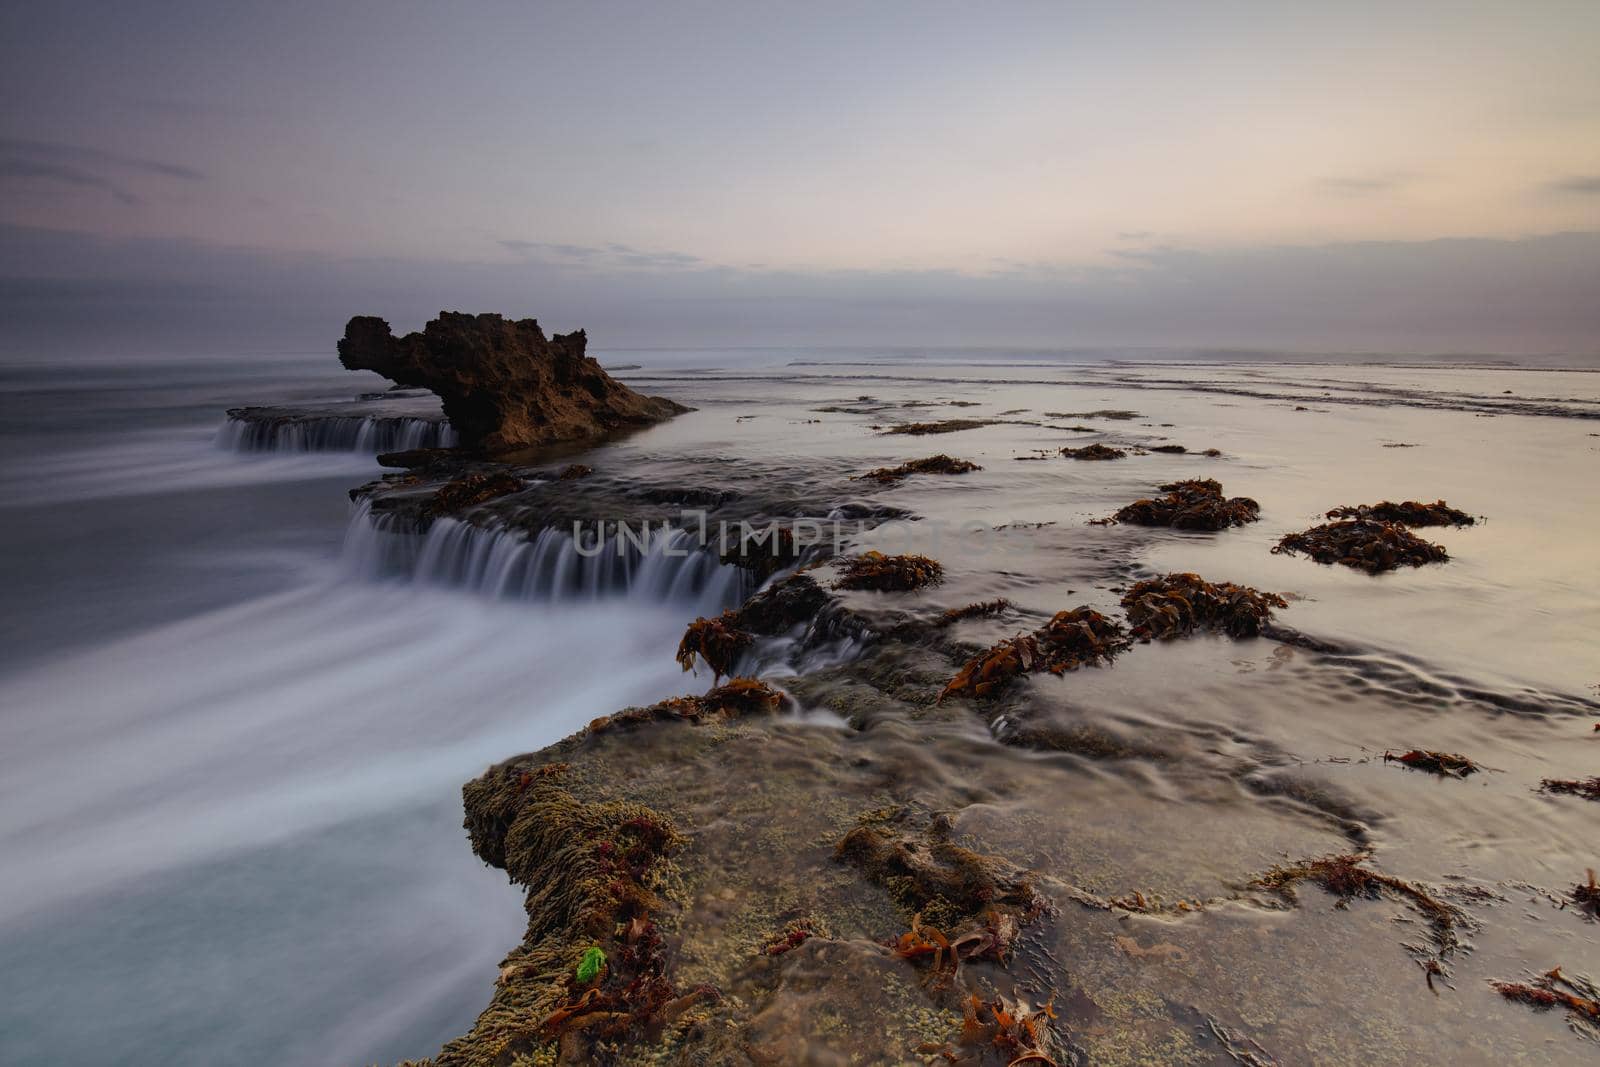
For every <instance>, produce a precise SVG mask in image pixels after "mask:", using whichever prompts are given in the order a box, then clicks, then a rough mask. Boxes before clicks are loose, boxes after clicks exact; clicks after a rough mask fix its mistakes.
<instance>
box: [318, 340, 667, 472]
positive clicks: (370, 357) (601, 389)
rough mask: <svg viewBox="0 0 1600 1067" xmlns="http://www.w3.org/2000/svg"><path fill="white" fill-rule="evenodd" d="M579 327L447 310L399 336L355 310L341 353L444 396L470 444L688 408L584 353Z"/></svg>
mask: <svg viewBox="0 0 1600 1067" xmlns="http://www.w3.org/2000/svg"><path fill="white" fill-rule="evenodd" d="M586 344H587V338H586V337H585V335H584V332H583V331H582V330H579V331H577V332H576V333H569V334H556V335H555V336H553V337H549V338H547V337H545V335H544V331H543V330H541V329H540V328H539V324H538V322H536V321H535V320H533V319H520V320H517V321H512V320H510V319H506V318H503V317H501V316H499V315H465V314H461V313H459V312H451V311H441V312H440V313H439V317H438V318H436V319H434V320H433V321H432V322H430V323H428V325H427V326H426V327H424V328H423V330H422V332H421V333H408V334H406V335H405V336H404V337H395V336H394V334H393V333H392V332H391V331H390V329H389V324H388V323H387V322H385V321H384V320H383V319H380V318H376V317H373V316H370V315H358V316H356V317H355V318H353V319H351V320H350V322H349V324H348V325H347V326H346V327H345V331H344V339H343V340H341V341H340V342H339V362H341V363H343V364H344V365H345V366H346V367H348V368H350V369H351V370H370V371H376V372H377V373H379V374H381V375H383V376H384V377H386V378H389V379H391V380H392V381H395V382H398V383H400V384H401V385H410V386H421V387H422V388H425V389H430V390H432V391H433V392H435V393H437V394H438V395H439V398H440V400H442V401H443V402H444V413H445V415H446V417H448V418H449V420H450V424H451V425H452V426H454V427H455V430H456V432H457V433H458V434H459V435H460V438H461V443H462V444H463V445H465V446H467V447H469V448H481V449H483V450H485V451H490V452H500V451H508V450H511V449H515V448H521V447H524V446H528V445H536V444H546V443H549V442H552V441H571V440H577V439H580V438H585V437H593V436H597V435H600V434H603V433H606V432H608V431H612V430H619V429H624V428H627V427H633V426H644V425H648V424H649V423H653V422H659V421H661V420H662V419H668V418H671V417H672V416H674V415H677V414H680V413H682V412H684V411H687V410H688V409H687V408H685V407H683V406H682V405H681V404H677V403H674V402H673V401H671V400H667V399H664V398H662V397H649V396H642V395H640V394H639V393H636V392H634V391H633V390H632V389H629V388H628V387H627V386H625V385H623V384H622V383H621V382H618V381H617V380H615V379H614V378H612V377H611V376H610V375H609V374H607V373H606V372H605V371H604V370H603V369H601V367H600V364H599V363H598V362H596V361H595V360H593V359H591V358H590V357H589V356H587V355H585V354H584V348H585V346H586Z"/></svg>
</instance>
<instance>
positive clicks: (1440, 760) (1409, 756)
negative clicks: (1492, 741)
mask: <svg viewBox="0 0 1600 1067" xmlns="http://www.w3.org/2000/svg"><path fill="white" fill-rule="evenodd" d="M1383 762H1385V763H1399V764H1401V765H1403V766H1405V767H1409V768H1410V769H1412V770H1414V771H1427V772H1428V773H1429V774H1437V775H1439V776H1440V777H1441V778H1465V777H1466V776H1467V775H1469V774H1476V773H1478V771H1480V770H1481V769H1482V768H1480V767H1479V766H1478V765H1477V763H1476V762H1474V761H1472V760H1470V759H1468V758H1467V757H1465V756H1459V755H1457V754H1456V753H1454V752H1434V751H1431V750H1429V749H1425V748H1414V749H1412V750H1411V751H1409V752H1402V753H1400V754H1399V755H1398V756H1397V755H1395V754H1394V753H1393V752H1385V753H1384V754H1383Z"/></svg>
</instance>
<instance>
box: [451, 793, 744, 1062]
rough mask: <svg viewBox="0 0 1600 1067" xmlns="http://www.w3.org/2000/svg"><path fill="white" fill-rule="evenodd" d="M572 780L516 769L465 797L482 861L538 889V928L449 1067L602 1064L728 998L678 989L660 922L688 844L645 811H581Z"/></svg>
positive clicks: (532, 910)
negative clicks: (626, 1045) (665, 893)
mask: <svg viewBox="0 0 1600 1067" xmlns="http://www.w3.org/2000/svg"><path fill="white" fill-rule="evenodd" d="M552 766H553V767H555V768H557V769H556V770H554V771H551V772H550V773H546V772H547V771H548V770H550V768H551V767H552ZM559 768H560V765H546V766H545V767H539V768H534V769H531V770H530V769H525V768H523V767H522V766H521V765H518V764H516V763H512V764H506V765H502V766H500V767H496V768H492V769H491V770H490V771H489V772H488V773H486V774H485V775H484V776H483V777H481V778H478V779H476V780H474V781H472V782H469V783H467V785H466V787H465V789H464V790H463V793H464V796H465V800H466V808H467V823H466V827H467V832H468V834H469V836H470V837H471V839H472V846H473V850H474V851H475V852H476V853H477V854H478V855H479V856H480V857H481V858H482V859H484V860H485V861H486V862H488V863H491V864H493V865H495V866H497V867H501V868H503V869H504V870H505V871H506V873H507V874H509V875H510V876H511V879H512V880H513V881H514V882H517V883H519V884H521V885H523V886H526V887H527V888H528V890H529V893H528V902H527V913H528V928H527V932H526V934H525V935H524V938H523V941H522V944H521V945H520V946H519V947H518V948H517V949H515V950H513V952H512V953H511V955H510V956H509V957H507V959H506V962H505V965H504V967H503V968H502V970H501V972H500V979H499V981H498V982H497V983H496V986H495V992H494V998H493V1000H492V1001H491V1003H490V1005H489V1007H488V1008H487V1009H486V1010H485V1011H484V1012H483V1014H481V1015H480V1016H479V1017H478V1020H477V1022H476V1023H475V1024H474V1026H473V1028H472V1030H471V1032H469V1033H468V1034H467V1035H466V1036H464V1037H461V1038H458V1039H456V1040H454V1041H452V1042H450V1043H449V1044H447V1045H446V1046H445V1047H444V1049H443V1050H442V1051H441V1053H440V1054H439V1056H438V1058H437V1059H436V1061H435V1062H436V1063H437V1064H438V1065H440V1067H445V1065H477V1064H491V1063H509V1062H512V1061H515V1060H519V1058H520V1057H524V1056H530V1057H531V1056H534V1055H536V1054H538V1053H539V1050H541V1049H551V1048H553V1050H554V1053H555V1057H556V1060H557V1062H561V1063H585V1062H593V1058H594V1055H595V1052H596V1047H595V1046H596V1044H597V1043H600V1042H605V1043H610V1044H615V1043H618V1042H622V1041H629V1040H642V1039H647V1038H650V1037H654V1036H657V1035H659V1034H660V1032H661V1031H662V1029H663V1028H664V1027H666V1026H667V1025H669V1024H671V1023H672V1022H673V1021H674V1020H676V1019H678V1018H679V1017H681V1016H682V1015H683V1013H684V1012H686V1011H687V1010H688V1009H689V1008H691V1007H692V1006H693V1005H695V1004H696V1003H698V1002H700V1001H703V1000H707V999H710V998H714V997H715V996H716V995H717V994H716V992H715V990H712V989H711V988H709V987H698V988H695V989H692V990H688V991H681V990H679V989H678V988H677V987H676V986H675V985H674V983H673V981H672V978H671V975H670V973H669V967H668V962H667V955H666V953H665V952H664V951H663V945H662V940H661V936H660V934H659V932H658V931H657V929H656V926H655V923H654V921H653V920H652V913H654V912H656V911H657V910H658V909H659V908H660V906H661V905H660V898H659V897H658V891H659V889H660V886H661V884H662V879H663V877H664V876H665V873H666V869H667V866H668V857H669V856H670V855H671V854H672V853H673V852H675V851H676V850H677V849H678V848H679V847H680V846H681V845H682V843H683V838H682V836H681V835H680V834H679V833H678V832H677V830H676V829H675V828H674V827H673V826H672V824H671V823H670V822H669V821H668V820H666V819H665V818H664V817H663V816H661V815H660V814H658V813H657V812H655V811H653V810H652V809H650V808H647V807H645V806H643V805H640V804H633V803H626V802H620V801H610V802H604V803H599V802H586V801H584V800H581V799H580V798H579V797H578V796H576V795H575V794H574V793H572V792H569V791H568V790H567V789H564V788H562V787H561V785H560V784H559V782H560V780H561V778H562V772H561V770H559ZM545 1055H548V1053H545Z"/></svg>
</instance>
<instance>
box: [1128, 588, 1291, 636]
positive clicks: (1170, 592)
mask: <svg viewBox="0 0 1600 1067" xmlns="http://www.w3.org/2000/svg"><path fill="white" fill-rule="evenodd" d="M1288 606H1289V602H1288V601H1286V600H1284V599H1283V597H1281V596H1279V595H1278V594H1276V593H1263V592H1261V591H1260V590H1258V589H1253V588H1251V587H1250V586H1247V585H1235V584H1234V583H1233V582H1216V583H1213V582H1208V581H1206V580H1205V579H1204V578H1202V577H1200V576H1199V575H1198V574H1190V573H1187V572H1184V573H1173V574H1168V575H1166V576H1165V577H1161V578H1147V579H1145V580H1144V581H1142V582H1136V583H1134V585H1133V587H1132V588H1130V589H1129V590H1128V591H1127V592H1126V593H1125V594H1123V597H1122V607H1123V609H1124V610H1126V611H1127V613H1128V621H1129V622H1130V623H1132V624H1133V636H1134V637H1136V638H1138V639H1140V640H1149V639H1151V638H1172V637H1180V636H1183V635H1186V634H1191V633H1193V632H1194V631H1195V630H1198V629H1207V630H1221V631H1223V632H1225V633H1226V634H1228V636H1230V637H1255V636H1257V635H1258V634H1260V633H1261V627H1262V625H1263V624H1265V623H1266V622H1267V621H1268V620H1269V619H1271V618H1272V609H1274V608H1287V607H1288Z"/></svg>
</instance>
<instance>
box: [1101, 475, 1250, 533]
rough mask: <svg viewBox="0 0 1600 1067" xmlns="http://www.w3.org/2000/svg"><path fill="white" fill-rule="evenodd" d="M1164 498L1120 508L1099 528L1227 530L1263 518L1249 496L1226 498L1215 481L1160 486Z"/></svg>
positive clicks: (1197, 480) (1194, 479) (1220, 484)
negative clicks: (1119, 525)
mask: <svg viewBox="0 0 1600 1067" xmlns="http://www.w3.org/2000/svg"><path fill="white" fill-rule="evenodd" d="M1156 488H1157V489H1159V490H1160V491H1161V492H1162V493H1165V494H1166V495H1165V496H1161V497H1154V498H1152V497H1145V498H1142V499H1139V500H1135V501H1134V502H1133V503H1131V504H1127V505H1124V506H1123V507H1121V508H1118V509H1117V512H1116V514H1115V515H1113V516H1112V517H1111V518H1110V519H1102V520H1099V525H1110V524H1111V523H1114V522H1126V523H1130V524H1132V525H1134V526H1170V527H1172V528H1173V529H1176V530H1225V529H1227V528H1228V527H1230V526H1243V525H1245V524H1246V523H1250V522H1255V521H1256V520H1257V519H1259V518H1260V517H1261V505H1260V504H1257V503H1256V502H1255V501H1254V500H1252V499H1250V498H1249V497H1247V496H1236V497H1231V498H1230V497H1225V496H1223V494H1222V483H1221V482H1218V481H1217V480H1216V479H1215V478H1190V479H1186V480H1184V481H1180V482H1168V483H1167V484H1166V485H1161V486H1157V487H1156Z"/></svg>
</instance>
